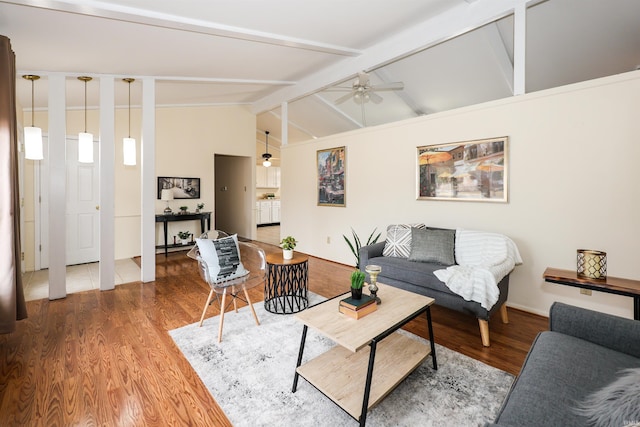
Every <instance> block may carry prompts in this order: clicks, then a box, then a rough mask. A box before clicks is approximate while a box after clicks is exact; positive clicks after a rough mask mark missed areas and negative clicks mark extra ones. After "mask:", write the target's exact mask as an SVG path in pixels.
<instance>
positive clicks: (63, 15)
mask: <svg viewBox="0 0 640 427" xmlns="http://www.w3.org/2000/svg"><path fill="white" fill-rule="evenodd" d="M522 4H525V5H527V7H528V9H527V14H526V16H527V19H526V68H525V70H526V91H527V92H532V91H537V90H542V89H547V88H551V87H555V86H560V85H565V84H569V83H574V82H578V81H583V80H588V79H593V78H598V77H602V76H606V75H611V74H617V73H623V72H628V71H632V70H635V69H636V67H637V66H638V65H640V25H638V23H639V22H640V1H638V0H548V1H540V0H395V1H393V2H392V1H390V0H304V1H300V0H209V1H202V0H180V1H175V0H108V1H74V0H56V1H47V0H24V1H2V0H0V34H2V35H5V36H7V37H9V38H10V39H11V43H12V47H13V50H14V51H15V53H16V68H17V70H18V74H19V75H22V74H27V73H29V74H39V75H41V76H43V78H42V79H41V80H39V81H37V82H36V83H35V107H36V108H46V106H47V90H48V88H47V79H46V76H47V75H51V74H53V73H63V74H65V75H67V76H68V80H67V104H68V105H69V106H70V107H72V108H78V107H82V106H83V103H84V92H83V90H84V84H83V83H82V82H80V81H78V80H77V79H76V77H77V76H80V75H89V76H93V77H96V78H98V77H100V76H115V77H116V78H118V79H120V78H124V77H136V78H138V79H139V78H142V77H147V76H152V77H156V78H157V83H156V102H157V104H158V105H200V104H204V105H228V104H246V105H247V106H248V107H249V108H251V109H252V111H253V112H255V113H256V114H257V115H258V130H257V131H258V134H261V133H262V131H264V130H270V131H271V134H270V138H269V141H270V143H274V144H275V145H278V143H279V141H280V137H281V120H280V117H281V111H280V105H281V104H282V103H283V102H288V117H289V127H288V134H289V141H290V142H298V141H304V140H308V139H311V138H314V137H322V136H326V135H331V134H333V133H337V132H344V131H348V130H352V129H356V128H358V127H362V126H363V125H364V123H363V111H362V109H361V106H360V105H358V104H356V103H355V102H353V101H352V100H348V101H346V102H343V103H341V104H339V105H336V104H335V102H334V101H335V100H336V99H338V98H339V97H340V96H342V95H343V94H344V93H340V92H329V91H323V90H322V89H326V88H328V87H330V86H334V85H338V84H339V85H341V86H345V85H346V86H349V85H350V84H351V81H352V80H353V79H354V78H355V76H356V74H357V73H358V72H360V71H363V70H365V71H368V72H370V74H371V82H372V83H373V84H382V83H389V82H396V81H400V82H403V83H404V89H403V90H402V91H396V92H379V94H380V95H381V96H382V97H383V98H384V100H383V101H382V102H381V103H380V104H374V103H371V102H369V103H365V104H364V118H365V120H366V125H375V124H381V123H387V122H390V121H395V120H401V119H405V118H409V117H415V116H418V115H422V114H431V113H435V112H439V111H444V110H448V109H452V108H457V107H461V106H465V105H471V104H475V103H479V102H484V101H488V100H492V99H499V98H504V97H507V96H511V94H512V93H513V89H512V86H513V55H514V44H515V43H514V18H513V14H512V13H513V10H514V8H518V7H520V5H522ZM87 91H88V104H89V105H90V106H92V105H97V104H98V94H99V84H98V83H97V82H90V83H89V84H88V86H87ZM17 95H18V100H19V102H20V103H21V105H23V106H24V107H27V108H28V107H29V106H30V105H31V99H30V96H31V86H30V83H29V82H27V81H25V80H24V79H22V78H18V81H17ZM131 97H132V103H133V104H137V102H136V100H139V99H140V97H141V84H140V83H139V82H134V83H133V84H132V87H131ZM138 102H139V101H138ZM116 104H118V105H126V104H127V85H126V83H124V82H119V84H116Z"/></svg>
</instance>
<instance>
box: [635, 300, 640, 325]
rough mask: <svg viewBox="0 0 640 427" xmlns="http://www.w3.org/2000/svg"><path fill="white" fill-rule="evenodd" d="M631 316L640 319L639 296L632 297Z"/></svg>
mask: <svg viewBox="0 0 640 427" xmlns="http://www.w3.org/2000/svg"><path fill="white" fill-rule="evenodd" d="M633 318H634V319H635V320H640V297H633Z"/></svg>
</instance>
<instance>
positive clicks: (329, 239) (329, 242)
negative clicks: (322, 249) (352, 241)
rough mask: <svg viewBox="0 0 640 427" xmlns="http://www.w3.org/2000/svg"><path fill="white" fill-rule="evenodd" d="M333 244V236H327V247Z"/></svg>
mask: <svg viewBox="0 0 640 427" xmlns="http://www.w3.org/2000/svg"><path fill="white" fill-rule="evenodd" d="M330 244H331V236H327V245H330Z"/></svg>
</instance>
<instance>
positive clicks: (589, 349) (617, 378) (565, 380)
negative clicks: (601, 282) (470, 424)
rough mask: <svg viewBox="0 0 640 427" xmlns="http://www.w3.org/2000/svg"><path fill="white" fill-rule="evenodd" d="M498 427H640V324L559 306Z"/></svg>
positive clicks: (533, 350)
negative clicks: (590, 426) (639, 426)
mask: <svg viewBox="0 0 640 427" xmlns="http://www.w3.org/2000/svg"><path fill="white" fill-rule="evenodd" d="M549 328H550V330H549V331H545V332H541V333H540V334H539V335H538V336H537V338H536V339H535V341H534V342H533V345H532V347H531V349H530V351H529V354H528V355H527V358H526V360H525V363H524V366H523V367H522V370H521V371H520V375H519V376H518V378H517V379H516V380H515V382H514V383H513V385H512V387H511V390H510V392H509V394H508V395H507V397H506V398H505V401H504V403H503V404H502V408H501V409H500V411H499V413H498V416H497V418H496V419H495V421H494V424H487V426H503V427H509V426H513V427H515V426H517V427H526V426H563V427H571V426H581V427H582V426H588V425H597V426H620V427H621V426H638V425H640V321H637V320H632V319H625V318H621V317H617V316H613V315H610V314H604V313H599V312H595V311H591V310H586V309H583V308H579V307H574V306H570V305H566V304H562V303H557V302H556V303H554V304H553V306H552V307H551V310H550V313H549Z"/></svg>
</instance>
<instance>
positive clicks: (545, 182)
mask: <svg viewBox="0 0 640 427" xmlns="http://www.w3.org/2000/svg"><path fill="white" fill-rule="evenodd" d="M639 111H640V72H633V73H626V74H623V75H619V76H613V77H608V78H604V79H599V80H595V81H591V82H585V83H581V84H576V85H572V86H567V87H563V88H558V89H554V90H548V91H544V92H538V93H533V94H529V95H523V96H519V97H514V98H510V99H505V100H500V101H494V102H490V103H486V104H482V105H478V106H473V107H468V108H463V109H459V110H455V111H450V112H445V113H441V114H434V115H430V116H425V117H420V118H417V119H413V120H409V121H404V122H398V123H393V124H390V125H385V126H380V127H374V128H367V129H362V130H359V131H355V132H351V133H346V134H341V135H335V136H332V137H327V138H323V139H319V140H315V141H313V142H309V143H304V144H294V145H290V146H287V147H284V148H283V149H282V153H281V155H282V188H281V192H282V227H283V230H282V234H283V235H293V236H295V237H296V239H297V240H298V241H299V242H300V243H299V245H298V247H297V248H296V249H299V250H300V251H302V252H306V253H310V254H313V255H316V256H319V257H322V258H326V259H329V260H334V261H337V262H341V263H345V264H352V263H353V260H352V255H351V254H350V252H349V249H348V247H347V245H346V244H345V243H344V241H343V239H342V234H348V233H349V232H350V227H354V229H355V230H356V232H358V234H359V235H360V236H361V237H362V236H364V237H365V238H366V236H367V235H368V234H369V233H370V232H371V230H372V229H373V228H374V227H377V228H378V229H379V230H385V229H386V227H387V225H388V224H391V223H401V222H424V223H426V224H428V225H432V226H441V227H451V228H456V227H462V228H468V229H478V230H487V231H495V232H501V233H504V234H506V235H508V236H510V237H511V238H512V239H513V240H514V241H515V242H516V244H517V245H518V247H519V250H520V253H521V255H522V258H523V259H524V265H521V266H518V267H516V269H515V271H514V273H513V274H512V276H511V287H510V294H509V300H508V304H509V305H511V306H514V307H520V308H523V309H526V310H529V311H532V312H535V313H539V314H543V315H545V314H547V313H548V308H549V306H550V305H551V304H552V302H553V301H565V302H568V303H572V304H576V305H580V306H585V307H590V308H594V309H598V310H601V311H605V312H610V313H614V314H619V315H624V316H627V317H631V316H632V313H633V310H632V300H631V298H625V297H619V296H613V295H608V294H602V293H597V292H594V294H593V296H591V297H589V296H584V295H580V294H579V290H578V289H577V288H570V287H565V286H561V285H556V284H551V283H546V282H544V281H543V280H542V274H543V272H544V270H545V268H546V267H558V268H565V269H574V268H575V264H576V262H575V259H576V249H578V248H588V249H598V250H603V251H606V252H607V256H608V274H609V275H611V276H618V277H627V278H635V279H640V263H638V247H637V246H638V245H637V240H638V237H640V189H639V187H638V185H637V177H636V175H637V173H636V171H637V164H638V159H640V144H639V143H638V138H640V120H638V112H639ZM505 135H506V136H508V137H509V139H510V142H509V144H510V155H509V161H510V168H511V171H510V177H509V178H510V189H509V190H510V191H509V192H510V196H509V203H506V204H495V203H481V202H461V201H417V200H416V166H415V165H416V147H417V146H421V145H428V144H439V143H447V142H456V141H465V140H473V139H480V138H487V137H496V136H505ZM339 146H346V155H347V159H346V192H347V193H346V194H347V196H346V203H347V206H346V207H344V208H340V207H318V206H317V205H316V151H317V150H320V149H326V148H331V147H339ZM383 236H384V233H383ZM328 238H329V240H330V243H327V239H328ZM346 286H347V285H346V284H345V289H346Z"/></svg>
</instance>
